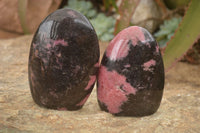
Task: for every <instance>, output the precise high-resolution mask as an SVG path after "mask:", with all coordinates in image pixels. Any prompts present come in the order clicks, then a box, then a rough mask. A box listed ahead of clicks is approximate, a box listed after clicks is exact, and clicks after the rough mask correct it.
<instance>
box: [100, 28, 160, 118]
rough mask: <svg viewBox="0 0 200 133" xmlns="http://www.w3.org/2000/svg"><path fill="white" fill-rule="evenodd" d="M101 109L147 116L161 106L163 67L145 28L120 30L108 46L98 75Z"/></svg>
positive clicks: (157, 49)
mask: <svg viewBox="0 0 200 133" xmlns="http://www.w3.org/2000/svg"><path fill="white" fill-rule="evenodd" d="M97 81H98V82H97V96H98V101H99V105H100V108H101V109H102V110H104V111H106V112H109V113H111V114H114V115H118V116H146V115H151V114H153V113H155V112H156V111H157V109H158V107H159V106H160V102H161V99H162V95H163V89H164V66H163V61H162V57H161V53H160V51H159V47H158V45H157V42H156V41H155V39H154V38H153V36H152V35H151V34H150V33H149V32H148V31H147V30H146V29H144V28H141V27H138V26H132V27H129V28H126V29H124V30H122V31H121V32H120V33H118V35H116V36H115V38H114V39H113V40H112V41H111V42H110V44H109V45H108V47H107V49H106V51H105V53H104V56H103V59H102V61H101V65H100V69H99V74H98V78H97Z"/></svg>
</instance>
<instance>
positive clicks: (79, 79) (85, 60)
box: [28, 9, 99, 110]
mask: <svg viewBox="0 0 200 133" xmlns="http://www.w3.org/2000/svg"><path fill="white" fill-rule="evenodd" d="M98 60H99V44H98V39H97V35H96V33H95V30H94V29H93V27H92V25H91V24H90V22H89V21H88V19H87V18H86V17H85V16H83V15H82V14H80V13H78V12H76V11H74V10H71V9H60V10H57V11H55V12H53V13H52V14H50V15H49V16H48V17H47V18H45V19H44V21H43V22H42V23H41V24H40V26H39V28H38V30H37V32H36V33H35V35H34V37H33V40H32V43H31V48H30V56H29V64H28V76H29V83H30V89H31V94H32V97H33V100H34V101H35V102H36V103H37V104H38V105H40V106H43V107H46V108H51V109H58V110H77V109H80V108H81V107H82V106H83V104H84V103H85V102H86V100H87V99H88V97H89V96H90V93H91V91H92V89H93V87H94V83H95V81H96V74H97V71H98V67H99V65H98V64H99V63H98Z"/></svg>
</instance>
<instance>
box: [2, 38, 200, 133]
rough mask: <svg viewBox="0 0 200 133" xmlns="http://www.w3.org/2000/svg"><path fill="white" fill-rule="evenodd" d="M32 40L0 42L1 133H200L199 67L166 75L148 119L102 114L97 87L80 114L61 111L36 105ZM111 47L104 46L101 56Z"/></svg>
mask: <svg viewBox="0 0 200 133" xmlns="http://www.w3.org/2000/svg"><path fill="white" fill-rule="evenodd" d="M31 40H32V36H23V37H19V38H14V39H9V40H0V62H1V64H0V133H6V132H8V133H10V132H11V133H169V132H170V133H199V131H200V126H199V125H200V78H199V75H200V69H199V68H200V65H190V64H187V63H177V64H176V65H175V67H174V68H172V69H171V70H170V71H169V72H167V73H166V76H165V78H166V80H165V90H164V93H163V98H162V102H161V104H160V107H159V109H158V111H157V112H156V113H154V114H153V115H150V116H146V117H115V116H113V115H111V114H110V113H106V112H104V111H101V110H100V108H99V106H98V102H97V96H96V87H95V88H94V90H93V91H92V93H91V96H90V97H89V98H88V100H87V102H86V103H85V105H84V106H83V108H82V109H80V110H77V111H57V110H51V109H46V108H41V107H39V106H38V105H37V104H35V103H34V101H33V99H32V97H31V93H30V89H29V83H28V70H27V65H28V60H27V57H28V55H29V48H30V44H31ZM106 46H107V43H100V48H101V53H103V52H104V50H105V47H106Z"/></svg>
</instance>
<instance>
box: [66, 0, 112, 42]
mask: <svg viewBox="0 0 200 133" xmlns="http://www.w3.org/2000/svg"><path fill="white" fill-rule="evenodd" d="M66 7H68V8H71V9H74V10H77V11H79V12H81V13H82V14H83V15H85V16H86V17H87V18H88V19H89V20H90V22H91V23H92V25H93V26H94V29H95V30H96V32H97V36H98V38H99V39H100V40H101V41H110V40H111V39H112V38H113V37H114V36H113V32H114V25H115V19H114V18H113V17H112V16H110V17H107V16H106V15H105V14H103V13H97V11H96V10H95V9H94V8H93V6H92V3H91V2H90V1H84V0H68V5H67V6H66Z"/></svg>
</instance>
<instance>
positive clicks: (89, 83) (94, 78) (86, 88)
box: [84, 75, 96, 90]
mask: <svg viewBox="0 0 200 133" xmlns="http://www.w3.org/2000/svg"><path fill="white" fill-rule="evenodd" d="M95 81H96V75H94V76H90V80H89V82H88V84H87V86H86V87H85V89H84V90H88V89H90V87H91V86H92V85H93V84H94V83H95Z"/></svg>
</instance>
